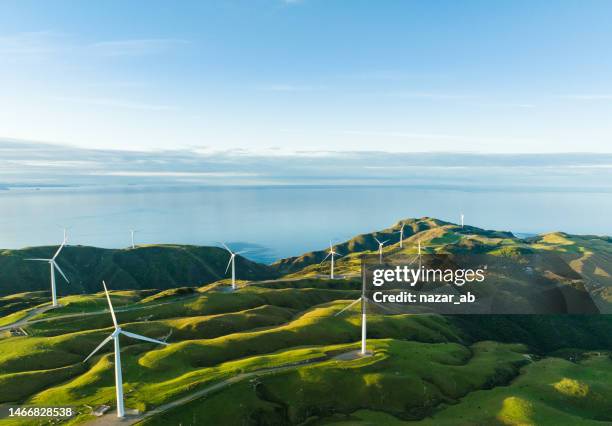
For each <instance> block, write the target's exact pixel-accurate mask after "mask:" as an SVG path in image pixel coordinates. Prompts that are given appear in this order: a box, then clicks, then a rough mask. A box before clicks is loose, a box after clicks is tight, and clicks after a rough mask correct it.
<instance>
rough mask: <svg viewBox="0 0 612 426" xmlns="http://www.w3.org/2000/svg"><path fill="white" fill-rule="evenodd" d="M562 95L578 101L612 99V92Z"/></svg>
mask: <svg viewBox="0 0 612 426" xmlns="http://www.w3.org/2000/svg"><path fill="white" fill-rule="evenodd" d="M561 97H562V98H565V99H574V100H577V101H612V94H609V93H593V94H583V95H562V96H561Z"/></svg>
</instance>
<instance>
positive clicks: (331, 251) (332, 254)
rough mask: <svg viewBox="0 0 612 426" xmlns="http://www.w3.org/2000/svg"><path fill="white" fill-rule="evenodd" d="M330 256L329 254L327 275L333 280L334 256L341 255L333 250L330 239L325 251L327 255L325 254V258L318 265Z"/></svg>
mask: <svg viewBox="0 0 612 426" xmlns="http://www.w3.org/2000/svg"><path fill="white" fill-rule="evenodd" d="M330 256H331V272H330V274H329V277H330V278H331V279H332V280H333V279H334V256H338V257H340V256H342V255H341V254H340V253H337V252H335V251H334V247H333V246H332V242H331V240H330V241H329V252H328V253H327V256H325V259H323V260H322V261H321V263H320V265H322V264H323V262H325V261H326V260H327V258H328V257H330Z"/></svg>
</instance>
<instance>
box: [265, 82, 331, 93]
mask: <svg viewBox="0 0 612 426" xmlns="http://www.w3.org/2000/svg"><path fill="white" fill-rule="evenodd" d="M257 89H259V90H263V91H265V92H313V91H317V90H322V89H323V87H320V86H300V85H295V84H270V85H264V86H258V87H257Z"/></svg>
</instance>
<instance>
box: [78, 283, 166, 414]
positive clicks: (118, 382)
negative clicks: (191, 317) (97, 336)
mask: <svg viewBox="0 0 612 426" xmlns="http://www.w3.org/2000/svg"><path fill="white" fill-rule="evenodd" d="M102 285H103V286H104V292H105V293H106V300H108V307H109V310H110V314H111V316H112V317H113V324H114V325H115V331H113V332H112V333H111V335H110V336H108V337H107V338H106V339H104V340H103V341H102V343H100V344H99V345H98V347H97V348H95V349H94V350H93V352H92V353H90V354H89V356H88V357H87V358H85V359H84V360H83V362H87V360H88V359H89V358H91V357H92V356H93V355H94V354H95V353H96V352H98V351H99V350H100V348H102V346H104V345H106V344H107V343H108V342H110V341H111V340H112V341H113V343H114V345H115V388H116V391H117V417H124V416H125V406H124V405H123V378H122V377H121V348H120V346H119V336H120V335H121V334H123V335H125V336H127V337H131V338H133V339H138V340H144V341H145V342H151V343H159V344H160V345H165V346H168V343H166V342H162V341H160V340H155V339H151V338H150V337H145V336H141V335H139V334H135V333H130V332H129V331H125V330H122V329H121V327H119V324H117V317H115V311H114V310H113V305H112V303H111V300H110V296H109V295H108V289H107V288H106V283H105V282H104V281H102Z"/></svg>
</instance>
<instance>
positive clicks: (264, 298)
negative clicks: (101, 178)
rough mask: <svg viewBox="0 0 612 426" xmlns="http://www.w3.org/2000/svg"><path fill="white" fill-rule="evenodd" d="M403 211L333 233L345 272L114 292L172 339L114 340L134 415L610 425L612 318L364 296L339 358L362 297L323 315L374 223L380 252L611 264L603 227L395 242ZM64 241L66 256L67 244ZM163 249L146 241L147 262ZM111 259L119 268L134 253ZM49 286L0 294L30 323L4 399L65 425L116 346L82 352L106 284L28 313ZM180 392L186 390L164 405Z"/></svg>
mask: <svg viewBox="0 0 612 426" xmlns="http://www.w3.org/2000/svg"><path fill="white" fill-rule="evenodd" d="M398 226H399V224H396V225H394V226H393V227H391V228H389V229H387V230H383V231H380V232H378V233H372V234H364V235H361V236H358V237H356V238H354V239H352V240H350V241H347V242H346V243H342V244H339V245H338V248H337V249H338V251H340V252H342V253H344V254H346V255H345V256H343V257H342V258H340V259H339V260H338V262H337V270H336V273H337V274H341V275H344V278H342V279H336V280H330V279H328V278H326V274H328V273H329V263H327V262H324V263H323V264H320V262H321V260H322V258H323V257H324V256H325V254H326V253H325V251H324V250H323V251H320V252H313V253H308V254H305V255H303V256H301V257H298V258H292V259H285V260H283V261H280V262H278V263H277V264H275V265H272V266H270V267H266V268H268V269H265V271H264V269H261V270H260V269H257V267H253V268H255V269H253V271H252V273H253V274H254V275H253V276H252V277H250V278H247V277H245V278H247V279H241V280H239V282H238V283H239V289H238V290H237V291H235V292H232V291H229V287H228V284H229V282H228V280H227V279H226V278H224V277H222V276H220V274H217V275H215V274H210V275H209V277H211V279H210V280H208V281H207V280H196V281H194V282H191V283H181V285H177V282H176V280H175V278H176V276H177V275H176V274H177V273H178V272H177V270H174V272H166V273H165V274H166V275H165V276H166V277H167V279H171V280H173V281H172V282H171V283H166V284H164V285H162V286H159V289H152V288H150V286H148V285H147V284H146V283H139V284H138V286H136V287H134V288H133V289H128V290H126V289H121V290H114V291H111V299H112V301H113V305H114V306H115V309H116V311H117V317H118V320H119V322H120V324H121V325H122V327H123V328H124V329H125V330H127V331H132V332H135V333H138V334H142V335H146V336H150V337H153V338H156V339H167V341H168V342H169V343H170V345H169V346H167V347H163V346H157V345H154V344H149V343H143V342H140V341H136V340H131V339H128V338H122V340H121V346H122V367H123V378H124V391H125V401H126V406H127V407H131V408H137V409H139V410H140V411H141V412H145V413H146V412H151V410H154V409H156V408H158V407H166V408H167V409H166V410H164V411H163V412H161V413H158V414H156V415H154V416H153V417H147V418H145V419H143V420H142V423H143V424H147V425H157V424H159V425H162V424H164V425H168V424H182V425H199V424H203V423H205V424H220V425H225V424H229V425H234V424H236V425H244V424H247V425H249V424H253V425H255V424H269V425H277V424H287V425H291V424H303V425H327V424H342V425H349V424H356V423H358V424H372V425H400V424H401V425H404V424H413V423H414V424H426V425H438V424H439V425H455V424H459V425H466V426H467V425H532V424H533V425H574V424H576V425H582V424H584V425H603V424H612V409H611V408H610V404H609V401H610V399H611V397H612V380H611V379H612V358H610V351H611V350H612V317H610V316H607V315H600V316H569V315H565V316H559V315H557V316H555V315H549V316H486V317H480V316H448V317H443V316H437V315H409V314H401V315H399V314H396V315H389V314H384V315H383V312H381V311H378V310H376V309H372V310H371V311H370V312H369V315H368V338H369V340H368V349H369V350H371V351H373V355H372V356H368V357H354V356H352V355H347V353H352V352H354V351H355V350H356V349H358V347H359V343H358V341H359V338H360V327H361V323H360V321H361V317H360V315H359V308H358V307H357V306H355V307H353V308H352V309H349V310H348V311H346V312H345V313H343V314H342V315H339V316H336V314H337V313H339V312H340V311H341V310H342V309H343V308H344V307H346V306H347V305H348V304H349V303H351V301H352V300H355V299H356V298H358V297H359V295H360V294H361V293H360V287H361V282H360V278H359V276H358V272H359V269H360V263H361V256H362V255H375V254H376V243H375V240H374V239H373V238H374V237H377V238H379V239H380V237H382V238H384V237H388V238H395V240H393V239H392V240H391V242H390V244H389V246H388V247H387V248H385V256H389V257H393V256H403V255H414V254H415V253H416V243H417V242H418V241H420V242H421V243H422V249H423V251H424V252H426V253H435V252H444V253H459V252H465V251H476V252H482V253H488V254H490V255H492V256H500V257H504V258H510V259H521V258H522V257H523V256H525V255H526V254H529V253H533V252H534V251H539V252H543V253H544V252H545V253H548V252H550V253H555V254H559V256H564V257H563V259H564V260H566V261H567V264H564V266H563V267H564V268H565V269H563V273H566V274H571V273H580V274H583V275H584V276H587V277H589V279H595V278H596V277H601V279H600V281H599V282H600V283H604V284H605V283H607V281H606V280H607V279H608V278H609V277H608V276H607V275H606V274H608V272H609V271H610V272H612V267H611V264H610V263H609V262H608V261H609V259H612V256H610V254H612V249H611V247H612V242H610V240H609V239H607V237H593V236H580V237H578V236H571V235H566V234H561V233H556V234H548V235H544V236H539V237H533V238H531V239H526V240H521V239H518V238H515V237H514V236H512V235H511V234H509V233H505V232H497V231H485V230H479V229H477V228H472V227H465V228H461V227H458V226H456V225H453V224H449V223H445V222H441V221H436V220H434V219H429V218H424V219H419V220H412V221H409V222H407V225H406V228H405V235H406V240H405V241H404V247H403V248H400V247H399V244H398V241H396V240H397V234H396V233H395V232H396V231H397V229H398ZM70 249H72V250H71V251H72V252H71V254H70V256H71V259H72V260H73V261H75V262H76V263H78V261H77V260H78V258H79V256H80V254H79V253H78V250H77V248H75V247H70ZM86 249H87V250H89V248H86ZM143 250H144V249H143ZM164 250H166V249H163V250H161V251H160V250H159V249H158V248H154V249H153V253H150V254H147V256H150V257H151V258H152V259H157V258H158V257H159V256H162V254H163V251H164ZM177 250H178V254H177V252H176V251H177ZM31 251H33V252H37V249H31ZM39 251H44V248H43V249H41V250H39ZM171 251H172V253H173V254H172V255H171V256H170V259H173V260H171V261H170V263H172V262H174V261H176V262H178V263H179V264H180V265H181V267H180V268H179V269H180V270H181V271H183V272H181V273H184V272H185V271H187V270H189V268H188V267H187V264H186V263H184V262H185V260H184V259H183V258H182V256H184V255H186V254H187V255H189V256H191V255H193V254H194V253H196V254H198V253H199V254H198V256H205V251H195V249H189V250H183V249H180V248H176V249H175V248H172V250H171ZM125 252H129V250H127V251H125ZM212 253H213V255H212V258H211V259H207V260H206V262H205V264H206V265H212V264H214V265H217V263H218V264H219V265H221V263H223V262H221V260H223V259H222V257H221V255H222V252H217V251H213V252H212ZM136 254H138V253H121V256H128V255H129V256H135V255H136ZM4 255H5V256H9V257H11V256H13V257H14V256H17V254H15V253H13V252H10V253H7V252H5V253H4ZM90 255H91V253H89V252H87V253H85V254H83V256H85V257H88V256H90ZM141 255H142V253H141V254H139V255H138V256H141ZM176 256H179V258H180V259H182V260H180V261H179V259H177V258H176ZM196 257H197V256H196ZM139 258H140V257H139ZM121 259H122V260H121V262H124V261H125V262H127V261H126V260H125V259H124V258H121ZM13 260H14V259H13ZM141 260H142V259H141ZM113 262H119V261H118V260H117V259H116V258H115V260H113ZM225 262H226V260H225ZM121 265H122V266H121V268H122V270H123V271H126V270H128V269H129V268H131V267H132V266H130V265H129V262H128V263H121ZM221 266H223V267H224V265H221ZM243 266H244V265H243ZM19 267H21V264H20V266H19ZM202 267H204V266H202ZM215 267H216V266H215ZM96 268H97V267H96ZM113 268H115V266H113ZM113 268H111V270H114V269H113ZM555 268H557V269H556V270H558V268H559V266H555ZM96 270H97V269H96ZM190 273H191V272H190ZM147 274H148V272H147V273H145V272H141V275H142V277H146V276H148V275H147ZM257 274H260V275H257ZM280 274H285V275H284V276H282V277H280V278H279V275H280ZM172 277H174V278H172ZM214 277H216V279H213V278H214ZM44 279H48V277H46V278H45V277H43V278H41V280H44ZM118 287H119V288H123V287H122V286H118ZM113 288H116V287H113ZM606 289H607V287H605V288H603V289H601V291H598V292H597V294H598V295H600V299H601V301H604V302H605V300H606V297H611V295H612V293H607V292H606ZM608 290H609V289H608ZM47 297H48V294H47V293H45V292H35V293H18V294H14V295H10V296H3V297H0V326H3V325H4V326H6V325H7V324H11V323H13V322H16V321H19V320H23V319H24V318H27V320H28V323H27V324H26V325H23V329H24V330H25V331H26V332H27V334H28V335H27V336H12V335H11V334H10V333H9V332H8V331H6V332H4V334H2V335H1V336H0V404H3V403H16V404H26V405H27V404H35V405H44V406H55V405H72V406H75V407H76V408H77V409H78V410H79V415H78V416H77V417H76V418H73V419H72V420H70V421H68V422H65V423H66V424H80V423H84V422H87V421H89V420H92V419H93V417H92V416H91V415H90V412H91V408H90V407H96V406H98V405H101V404H107V405H110V406H112V407H114V406H115V401H114V376H113V367H114V366H113V355H112V345H110V344H109V345H107V346H105V347H104V348H103V349H102V350H101V351H100V352H99V353H98V354H96V356H94V357H93V358H91V359H90V360H89V361H88V362H87V363H83V362H82V361H83V360H84V358H85V357H86V356H87V355H88V354H89V352H91V350H93V348H95V347H96V346H97V345H98V343H99V342H100V341H101V340H102V339H103V338H104V337H106V336H107V335H108V334H110V333H111V331H112V321H111V317H110V315H109V313H108V311H107V305H106V300H105V296H104V295H103V294H102V293H100V292H99V288H96V289H95V291H92V292H88V293H87V294H73V295H66V296H64V297H61V298H60V304H61V307H60V308H58V309H54V310H48V311H38V308H40V307H41V306H45V305H46V304H48V301H47ZM610 300H612V299H610ZM228 380H229V382H228ZM201 393H204V394H205V395H204V396H200V397H197V398H195V399H192V400H191V399H190V398H189V396H190V395H200V394H201ZM202 395H203V394H202ZM180 398H188V399H190V400H189V401H186V402H185V403H182V404H181V405H180V406H176V407H173V406H171V404H172V403H173V402H175V401H177V400H179V399H180ZM168 404H170V405H168ZM0 423H1V424H8V425H11V424H32V425H35V424H38V423H37V422H36V421H32V422H30V423H27V422H24V421H20V422H16V421H9V420H0Z"/></svg>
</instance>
